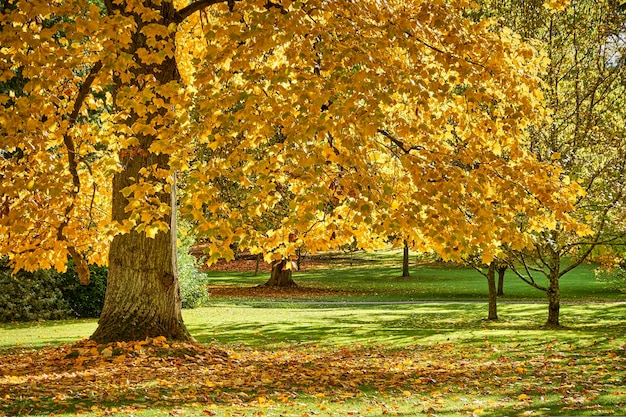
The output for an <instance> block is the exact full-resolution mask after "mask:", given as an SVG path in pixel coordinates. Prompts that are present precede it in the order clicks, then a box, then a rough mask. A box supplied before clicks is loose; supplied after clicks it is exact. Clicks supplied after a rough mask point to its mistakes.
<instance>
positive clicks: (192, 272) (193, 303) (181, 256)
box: [178, 233, 209, 308]
mask: <svg viewBox="0 0 626 417" xmlns="http://www.w3.org/2000/svg"><path fill="white" fill-rule="evenodd" d="M179 242H180V245H179V246H178V280H179V282H180V295H181V297H182V299H183V308H196V307H200V306H203V305H206V304H207V303H208V301H209V293H208V292H207V289H206V278H205V276H204V274H202V273H200V272H199V265H200V262H199V261H198V259H197V258H196V257H195V256H193V255H192V254H190V253H189V248H190V247H191V245H192V244H193V238H192V237H191V236H188V235H185V234H184V233H179Z"/></svg>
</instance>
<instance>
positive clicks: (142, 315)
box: [91, 0, 190, 343]
mask: <svg viewBox="0 0 626 417" xmlns="http://www.w3.org/2000/svg"><path fill="white" fill-rule="evenodd" d="M107 5H108V7H109V8H110V9H109V13H111V14H114V13H116V12H119V13H121V14H122V15H127V16H132V17H133V18H134V20H135V22H136V24H137V28H136V32H135V33H134V34H133V37H132V44H131V45H129V46H127V47H125V49H124V52H125V53H127V54H130V55H132V56H134V59H133V62H134V64H135V66H134V67H133V69H132V71H133V73H132V77H130V84H131V86H132V87H133V88H135V89H136V91H138V93H137V96H136V97H139V98H141V97H142V91H143V90H146V89H147V91H146V93H147V94H153V95H155V96H157V95H158V94H159V91H158V87H159V86H165V85H167V84H168V83H171V82H177V81H179V80H180V74H179V73H178V69H177V65H176V62H175V59H174V55H175V54H172V55H171V56H170V57H169V58H165V59H164V60H163V61H162V62H161V63H159V64H143V63H142V62H143V60H142V58H141V56H139V55H138V54H137V51H138V50H142V49H143V50H145V49H146V48H148V49H149V48H150V47H149V46H147V45H146V37H145V36H144V35H143V34H142V29H143V28H144V27H145V26H146V25H148V24H154V23H155V22H144V21H142V16H141V15H140V14H133V13H134V12H132V11H129V9H127V8H126V4H125V2H121V3H113V2H111V3H107ZM145 6H147V7H152V8H153V9H154V10H158V11H159V12H160V13H161V16H162V21H160V22H159V24H162V25H163V26H164V27H165V28H168V27H169V24H170V23H171V21H172V20H171V19H173V18H174V9H173V5H172V4H171V3H165V2H164V3H163V4H162V5H161V3H159V4H151V3H150V1H149V0H148V1H146V3H145ZM113 8H115V10H113ZM131 10H132V9H131ZM164 32H168V30H165V31H164ZM169 42H170V43H171V45H170V46H171V47H172V48H174V46H172V45H174V44H175V42H174V34H171V37H170V39H169ZM127 75H128V74H127ZM115 83H116V88H115V91H114V100H115V103H116V106H117V105H119V106H124V104H119V101H118V96H119V95H118V91H119V90H120V89H122V88H125V87H128V86H129V84H128V82H126V83H124V82H122V81H121V78H116V79H115ZM155 87H156V88H155ZM164 90H167V89H164ZM161 98H162V100H163V101H164V103H166V106H164V107H162V108H161V109H160V110H157V112H153V113H151V114H148V115H147V116H141V117H140V116H139V115H138V114H137V113H135V112H134V110H129V111H128V117H127V118H126V120H125V123H126V124H127V125H128V131H129V132H132V131H134V129H133V124H134V123H137V122H139V123H145V124H149V125H151V126H152V127H153V128H154V129H155V130H159V128H162V126H161V125H160V123H163V122H160V123H159V121H158V120H159V118H160V117H162V116H163V115H164V114H166V112H167V111H168V110H167V103H169V102H170V97H168V96H162V97H161ZM120 101H121V99H120ZM127 101H128V99H126V102H127ZM126 110H128V109H126ZM134 139H135V143H136V145H134V146H132V147H129V148H127V149H124V150H122V152H121V153H120V166H122V167H123V168H122V170H121V171H119V172H118V173H117V174H115V176H114V178H113V194H112V198H113V200H112V218H113V221H116V222H120V223H121V222H123V221H124V220H127V219H128V218H129V216H130V213H128V212H126V210H125V208H126V206H127V204H128V199H127V198H126V197H124V195H123V194H122V190H124V189H126V188H127V187H129V186H132V185H133V184H136V183H137V182H138V181H139V180H140V179H141V178H147V179H148V180H149V181H150V183H159V182H160V183H161V185H163V187H164V188H163V191H161V192H159V193H158V194H156V197H157V198H158V200H159V202H160V203H161V204H162V205H163V206H169V207H171V208H172V210H171V211H170V215H169V218H166V220H168V221H169V223H170V230H169V231H167V232H163V231H160V232H158V233H157V234H156V236H155V237H154V238H150V237H147V236H146V234H145V233H143V232H137V231H132V232H130V233H127V234H118V235H116V236H115V237H114V238H113V242H112V243H111V248H110V251H109V275H108V279H107V290H106V296H105V301H104V308H103V310H102V314H101V316H100V320H99V322H98V328H97V329H96V331H95V333H94V334H93V335H92V336H91V338H92V339H93V340H95V341H97V342H99V343H105V342H113V341H129V340H143V339H145V338H146V337H155V336H165V337H167V338H168V339H176V340H188V339H190V335H189V333H188V331H187V329H186V328H185V325H184V324H183V319H182V316H181V297H180V289H179V284H178V272H177V261H176V214H175V207H176V201H175V198H176V197H175V185H172V187H171V192H168V191H165V189H166V185H167V184H166V181H167V180H166V179H164V178H163V177H159V178H156V177H155V176H154V175H150V174H146V172H150V170H151V169H152V168H154V167H156V168H157V169H160V170H163V171H164V172H167V171H166V170H169V156H168V155H167V154H164V153H160V154H155V153H152V152H151V145H152V144H153V143H154V142H155V141H156V140H157V138H156V136H154V135H149V134H139V133H138V134H136V136H135V137H134Z"/></svg>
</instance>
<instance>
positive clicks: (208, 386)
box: [0, 337, 626, 416]
mask: <svg viewBox="0 0 626 417" xmlns="http://www.w3.org/2000/svg"><path fill="white" fill-rule="evenodd" d="M625 370H626V345H623V346H621V347H619V348H615V349H613V350H599V351H594V352H593V354H588V352H581V350H580V349H574V348H572V347H569V348H568V345H564V344H562V343H559V342H557V341H554V342H553V343H548V344H546V345H544V346H534V347H530V348H525V347H524V346H520V345H519V344H518V345H515V346H513V345H512V346H499V347H498V346H495V345H492V344H490V343H489V342H488V341H486V342H485V343H483V344H481V345H480V346H476V345H466V346H460V345H454V344H438V345H428V346H424V345H415V346H410V347H406V348H402V349H390V348H386V347H376V346H364V345H355V346H350V347H337V348H331V347H322V346H314V345H304V346H292V347H284V348H276V349H273V350H255V349H253V348H250V347H246V346H236V347H235V346H229V347H218V346H213V345H200V344H195V343H168V342H167V341H166V340H165V338H160V337H159V338H154V339H149V340H145V341H142V342H128V343H114V344H108V345H97V344H96V343H94V342H92V341H87V340H84V341H80V342H78V343H76V344H73V345H65V346H57V347H47V348H43V349H40V350H34V349H14V350H7V351H5V352H3V355H2V356H0V415H3V413H4V414H5V415H28V414H31V415H32V414H45V415H47V414H58V413H64V412H81V411H89V412H93V413H96V414H97V415H114V414H118V413H120V415H124V414H127V415H128V414H129V413H131V414H132V410H139V409H145V408H152V407H157V408H159V407H164V408H166V409H170V410H172V409H176V408H177V407H178V408H180V407H185V406H191V407H200V409H202V410H204V414H206V415H215V412H214V411H212V410H215V409H216V407H235V408H237V409H240V410H241V409H248V410H249V409H251V408H254V407H256V409H258V410H265V411H264V412H262V413H260V414H255V415H263V416H265V415H270V414H265V413H268V412H269V411H268V410H271V409H272V407H274V406H281V407H285V406H287V407H288V406H290V405H294V404H296V403H297V402H298V401H300V400H301V399H302V398H304V397H306V398H309V399H312V400H314V401H319V402H320V403H322V402H323V403H326V404H331V403H333V402H345V401H346V400H350V399H358V398H362V399H363V401H364V402H363V404H364V406H365V405H366V404H369V405H368V406H369V407H370V408H371V407H372V406H375V407H379V408H380V409H379V411H380V413H382V414H394V412H393V408H392V407H391V406H388V405H387V404H386V403H384V402H382V401H380V402H377V401H378V400H376V398H379V399H380V398H384V396H385V395H396V396H397V397H400V398H406V399H410V400H412V401H413V404H415V410H416V412H423V413H426V414H432V415H436V413H437V412H439V411H442V408H443V407H450V405H449V404H450V401H453V402H455V403H456V406H455V407H457V409H456V410H453V411H454V412H455V413H458V414H459V415H472V414H482V413H477V412H476V405H475V403H471V402H469V403H468V402H467V401H468V400H467V398H470V399H471V398H481V397H483V398H491V399H490V400H489V401H490V402H489V403H484V405H483V407H484V408H487V406H488V407H490V408H491V409H492V410H494V411H495V410H504V409H508V410H519V412H520V415H521V414H522V413H523V412H524V410H529V409H531V410H533V409H534V410H541V409H542V407H544V408H543V409H544V410H550V408H549V407H550V406H552V407H554V405H555V404H554V398H557V404H556V405H557V406H558V409H560V410H561V411H562V412H563V410H565V411H566V410H589V411H590V412H591V411H593V412H595V413H598V412H601V413H604V414H609V413H615V412H617V413H618V414H620V413H623V412H624V411H626V402H625V401H626V392H625V391H626V387H625V385H626V375H625ZM605 395H610V396H614V398H616V399H617V400H616V401H615V402H614V403H613V404H612V407H613V408H612V409H602V406H601V405H599V401H597V400H598V398H599V397H600V396H605ZM365 398H369V400H368V401H365ZM494 398H495V399H494ZM549 398H552V400H549ZM444 400H445V401H444ZM446 401H447V402H446ZM550 401H552V402H550ZM372 404H374V405H372ZM444 404H448V405H444ZM546 406H547V407H548V408H545V407H546ZM479 411H482V410H479ZM448 412H449V410H448ZM380 413H379V414H377V415H380ZM170 414H171V412H170ZM357 414H358V413H357ZM503 414H504V413H503ZM166 415H167V414H166ZM234 415H236V413H235V414H234ZM298 415H303V416H304V415H307V414H306V413H304V412H303V413H302V414H298Z"/></svg>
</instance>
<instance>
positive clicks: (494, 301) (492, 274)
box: [487, 262, 498, 320]
mask: <svg viewBox="0 0 626 417" xmlns="http://www.w3.org/2000/svg"><path fill="white" fill-rule="evenodd" d="M487 286H488V288H489V314H488V316H487V320H498V295H497V292H496V263H495V262H492V263H490V264H489V269H488V270H487Z"/></svg>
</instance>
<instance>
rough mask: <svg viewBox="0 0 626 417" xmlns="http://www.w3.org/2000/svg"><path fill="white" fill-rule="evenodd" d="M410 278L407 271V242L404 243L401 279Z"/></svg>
mask: <svg viewBox="0 0 626 417" xmlns="http://www.w3.org/2000/svg"><path fill="white" fill-rule="evenodd" d="M410 276H411V273H410V271H409V242H407V241H406V240H405V241H404V253H403V256H402V277H403V278H408V277H410Z"/></svg>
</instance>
